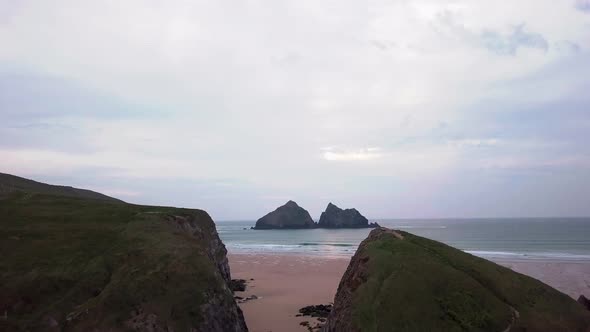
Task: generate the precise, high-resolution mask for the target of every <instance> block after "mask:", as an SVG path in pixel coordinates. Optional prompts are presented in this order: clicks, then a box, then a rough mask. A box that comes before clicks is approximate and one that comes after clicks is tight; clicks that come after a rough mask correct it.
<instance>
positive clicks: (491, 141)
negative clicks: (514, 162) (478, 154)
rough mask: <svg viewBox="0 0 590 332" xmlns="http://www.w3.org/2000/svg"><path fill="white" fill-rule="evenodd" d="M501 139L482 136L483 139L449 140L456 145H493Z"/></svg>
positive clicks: (497, 143) (499, 142) (452, 144)
mask: <svg viewBox="0 0 590 332" xmlns="http://www.w3.org/2000/svg"><path fill="white" fill-rule="evenodd" d="M501 143H502V141H501V140H499V139H497V138H484V139H473V138H471V139H456V140H449V144H450V145H451V146H456V147H460V148H461V147H493V146H497V145H499V144H501Z"/></svg>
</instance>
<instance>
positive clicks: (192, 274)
mask: <svg viewBox="0 0 590 332" xmlns="http://www.w3.org/2000/svg"><path fill="white" fill-rule="evenodd" d="M171 215H174V216H188V217H191V218H192V219H193V220H195V222H196V225H197V226H198V227H199V228H200V229H201V230H202V231H201V232H200V234H201V235H200V236H201V237H202V239H200V240H199V239H196V238H195V237H194V236H191V235H190V234H189V233H187V232H184V231H181V230H179V229H177V228H176V227H175V222H174V221H173V220H172V219H171V217H170V216H171ZM0 216H1V217H0V218H1V219H0V252H1V253H2V256H1V257H0V311H1V312H0V314H3V313H4V312H5V311H6V312H7V315H8V320H0V330H13V329H14V330H37V329H45V328H46V327H47V322H48V319H49V317H51V318H53V319H55V320H56V321H57V322H59V324H60V325H62V324H65V322H67V321H68V317H70V318H72V319H71V320H70V321H69V322H68V323H67V324H66V325H64V326H67V328H68V330H79V331H83V330H86V329H87V328H90V327H98V328H104V329H107V328H115V330H121V329H122V327H121V326H122V325H123V322H124V321H125V320H127V319H128V318H129V317H130V316H131V314H130V313H131V312H132V311H133V310H134V309H135V308H138V307H141V308H144V310H148V311H149V312H152V313H155V314H156V315H157V316H158V319H159V320H161V321H164V322H166V324H168V325H169V326H170V327H172V328H174V329H175V330H177V331H183V330H188V328H189V327H191V326H196V325H198V323H199V322H200V321H201V320H202V319H203V317H202V314H201V310H200V306H201V304H203V302H204V300H205V296H207V294H212V293H223V291H222V288H223V287H225V286H224V285H223V284H222V283H223V279H222V278H221V277H220V275H219V273H217V270H216V267H215V266H214V264H213V263H212V261H211V260H210V259H209V258H208V256H207V250H208V248H207V243H208V242H209V241H210V240H211V238H210V237H211V234H212V233H213V232H214V224H213V222H212V221H211V219H210V218H209V216H208V215H207V214H206V213H205V212H203V211H199V210H188V209H174V208H166V207H147V206H138V205H131V204H126V203H122V202H117V201H106V200H97V199H87V198H77V197H63V196H55V195H47V194H38V193H24V192H17V193H11V194H9V195H8V196H7V197H5V198H4V199H0ZM224 300H225V301H227V302H228V303H230V301H231V303H233V298H231V294H230V295H228V297H227V298H226V299H224Z"/></svg>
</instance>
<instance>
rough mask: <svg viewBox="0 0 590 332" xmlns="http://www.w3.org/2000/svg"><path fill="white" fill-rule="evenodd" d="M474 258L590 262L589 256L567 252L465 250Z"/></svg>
mask: <svg viewBox="0 0 590 332" xmlns="http://www.w3.org/2000/svg"><path fill="white" fill-rule="evenodd" d="M465 252H467V253H470V254H472V255H475V256H480V257H484V258H500V259H501V258H509V259H522V260H558V261H560V260H565V261H590V255H582V254H572V253H567V252H509V251H486V250H465Z"/></svg>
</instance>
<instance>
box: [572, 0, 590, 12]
mask: <svg viewBox="0 0 590 332" xmlns="http://www.w3.org/2000/svg"><path fill="white" fill-rule="evenodd" d="M575 6H576V9H578V10H581V11H583V12H590V1H589V0H576V4H575Z"/></svg>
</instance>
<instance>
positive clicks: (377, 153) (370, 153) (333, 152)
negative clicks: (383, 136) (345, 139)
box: [321, 147, 383, 161]
mask: <svg viewBox="0 0 590 332" xmlns="http://www.w3.org/2000/svg"><path fill="white" fill-rule="evenodd" d="M321 150H322V157H323V158H324V159H325V160H327V161H370V160H375V159H379V158H382V157H383V153H382V152H381V149H380V148H376V147H372V148H362V149H352V150H347V149H338V148H333V147H327V148H322V149H321Z"/></svg>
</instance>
